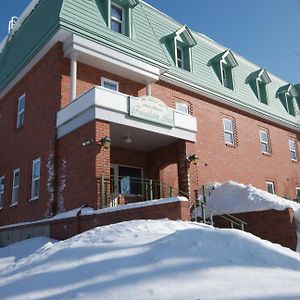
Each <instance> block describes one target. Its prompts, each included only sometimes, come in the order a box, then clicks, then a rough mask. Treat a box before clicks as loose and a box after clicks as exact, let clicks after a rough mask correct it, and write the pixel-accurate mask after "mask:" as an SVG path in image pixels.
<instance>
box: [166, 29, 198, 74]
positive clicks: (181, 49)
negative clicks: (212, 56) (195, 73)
mask: <svg viewBox="0 0 300 300" xmlns="http://www.w3.org/2000/svg"><path fill="white" fill-rule="evenodd" d="M166 42H167V48H168V50H169V52H170V55H171V57H172V59H173V61H174V63H175V65H176V67H178V68H181V69H184V70H187V71H192V51H191V50H192V47H194V46H195V45H196V44H197V42H196V40H195V39H194V37H193V35H192V33H191V31H190V30H189V29H188V28H187V26H183V27H181V28H180V29H179V30H177V31H176V32H175V33H173V34H171V35H170V36H168V37H167V38H166Z"/></svg>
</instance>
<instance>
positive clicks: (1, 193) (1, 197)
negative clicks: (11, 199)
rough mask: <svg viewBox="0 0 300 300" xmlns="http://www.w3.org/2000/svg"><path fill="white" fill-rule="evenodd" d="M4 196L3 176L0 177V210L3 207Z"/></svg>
mask: <svg viewBox="0 0 300 300" xmlns="http://www.w3.org/2000/svg"><path fill="white" fill-rule="evenodd" d="M2 180H3V181H4V183H3V191H2V190H1V181H2ZM4 195H5V176H1V177H0V209H2V208H3V206H4Z"/></svg>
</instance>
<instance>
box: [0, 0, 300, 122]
mask: <svg viewBox="0 0 300 300" xmlns="http://www.w3.org/2000/svg"><path fill="white" fill-rule="evenodd" d="M122 1H128V0H122ZM133 2H134V4H137V5H135V6H133V7H132V23H133V27H132V28H133V29H132V36H131V37H127V36H125V35H122V34H119V33H117V32H114V31H112V30H110V29H109V28H108V26H107V16H106V15H105V12H104V11H105V0H85V1H83V0H55V1H53V0H40V3H39V4H38V5H37V7H36V8H35V9H34V10H33V11H32V13H31V14H30V15H29V17H28V18H27V19H26V20H25V21H24V23H23V24H22V26H21V28H20V29H19V30H18V31H17V32H16V33H15V35H14V36H13V37H12V39H11V40H10V41H9V42H8V43H7V45H6V47H5V48H4V50H3V52H2V54H1V56H0V91H1V90H3V89H4V88H5V87H6V86H7V84H8V83H9V82H10V81H11V80H12V79H13V78H14V77H15V76H16V74H17V73H18V72H19V71H20V70H21V69H22V68H23V67H24V66H25V65H26V63H28V61H29V60H30V59H31V58H32V57H33V56H34V55H35V54H36V53H37V52H38V51H39V50H40V49H41V48H42V46H43V45H44V44H45V43H46V42H47V40H49V38H50V37H51V36H52V35H53V34H54V33H55V32H56V31H57V30H58V28H62V29H65V30H67V31H69V32H72V33H74V34H77V35H79V36H82V37H84V38H86V39H89V40H92V41H94V42H97V43H100V44H103V45H108V46H109V47H111V48H113V49H116V50H118V51H120V52H122V53H125V54H127V55H131V56H135V57H139V58H140V59H142V60H143V61H146V62H148V63H151V64H153V65H156V66H168V68H169V69H168V71H167V73H166V74H164V77H165V78H166V77H169V78H171V77H172V78H175V80H178V81H182V82H185V83H186V84H187V85H190V86H193V87H195V88H198V89H199V90H201V89H205V90H207V91H211V92H212V93H214V94H218V95H219V96H220V97H223V98H226V99H227V100H228V101H229V102H232V103H233V104H234V105H237V106H240V107H247V108H248V109H249V108H250V109H253V110H255V111H256V112H260V113H262V114H265V115H266V116H268V117H270V116H271V117H273V118H274V119H277V120H280V121H283V122H285V123H287V124H289V125H292V126H295V127H298V128H300V122H299V121H300V118H299V108H298V106H296V117H294V116H291V115H289V114H288V113H287V111H286V110H285V109H284V107H283V105H282V104H281V102H280V100H279V99H278V98H276V93H277V91H278V90H279V89H280V88H281V87H283V86H285V85H287V84H288V83H287V82H286V81H284V80H281V79H279V78H278V77H276V76H274V75H272V74H268V75H269V77H270V80H271V82H270V83H269V84H268V85H267V92H268V105H266V104H264V103H261V102H260V101H259V100H258V99H257V97H256V96H255V94H254V93H253V91H252V89H251V87H250V86H249V84H248V82H247V78H248V79H249V76H251V74H256V73H255V72H258V71H259V70H261V67H259V66H257V65H255V64H252V63H251V62H249V61H248V60H246V59H245V58H243V57H241V56H239V55H238V54H236V53H234V52H233V51H232V55H233V57H234V58H235V59H236V61H237V63H238V66H237V67H235V68H234V69H233V78H234V90H230V89H228V88H226V87H223V86H222V84H221V83H220V81H219V79H218V77H217V75H216V73H215V72H214V69H213V67H212V66H211V64H209V62H210V61H211V60H212V59H213V58H214V57H218V56H220V55H221V56H222V54H224V52H225V51H227V50H228V49H226V48H225V47H223V46H221V45H219V44H217V43H216V42H214V41H212V40H210V39H209V38H207V37H205V36H204V35H202V34H200V33H197V32H194V31H192V30H190V29H188V28H187V27H185V28H186V30H187V32H188V33H189V34H190V35H191V36H192V37H193V39H194V40H195V42H196V43H195V45H194V46H193V47H192V48H191V51H192V65H193V66H192V71H191V72H189V71H187V70H184V69H181V68H178V67H176V65H175V62H174V58H173V57H171V53H170V51H168V49H167V47H168V46H167V44H166V37H170V36H171V35H172V34H174V33H175V32H177V31H178V30H180V29H181V28H182V27H183V26H184V25H183V24H180V23H178V22H177V21H175V20H173V19H172V18H170V17H168V16H167V15H165V14H164V13H162V12H159V11H158V10H157V9H155V8H153V7H151V6H150V5H148V4H147V3H145V2H144V1H142V0H140V1H137V0H135V1H133ZM133 2H132V0H131V2H130V3H129V4H130V5H132V3H133ZM258 73H259V72H258ZM252 76H253V75H252ZM297 88H298V87H297Z"/></svg>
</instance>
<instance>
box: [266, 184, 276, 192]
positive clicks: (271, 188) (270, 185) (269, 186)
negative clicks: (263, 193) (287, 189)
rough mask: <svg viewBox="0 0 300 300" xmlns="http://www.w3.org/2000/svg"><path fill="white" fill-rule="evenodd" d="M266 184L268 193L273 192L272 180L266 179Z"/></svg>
mask: <svg viewBox="0 0 300 300" xmlns="http://www.w3.org/2000/svg"><path fill="white" fill-rule="evenodd" d="M266 186H267V191H268V192H269V193H270V194H275V184H274V181H267V182H266Z"/></svg>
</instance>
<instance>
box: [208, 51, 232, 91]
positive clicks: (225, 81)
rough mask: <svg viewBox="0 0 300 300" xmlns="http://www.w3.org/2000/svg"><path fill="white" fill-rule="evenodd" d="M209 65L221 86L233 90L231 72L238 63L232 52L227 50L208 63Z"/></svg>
mask: <svg viewBox="0 0 300 300" xmlns="http://www.w3.org/2000/svg"><path fill="white" fill-rule="evenodd" d="M209 64H210V65H211V66H212V67H213V69H214V71H215V73H216V75H217V77H218V79H219V81H220V82H221V84H222V85H223V86H224V87H226V88H228V89H231V90H234V84H233V74H232V70H233V68H235V67H237V66H238V63H237V60H236V59H235V57H234V56H233V54H232V52H231V51H230V50H229V49H228V50H226V51H224V52H222V53H220V54H218V55H216V56H215V57H213V58H212V59H211V60H210V61H209Z"/></svg>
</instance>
